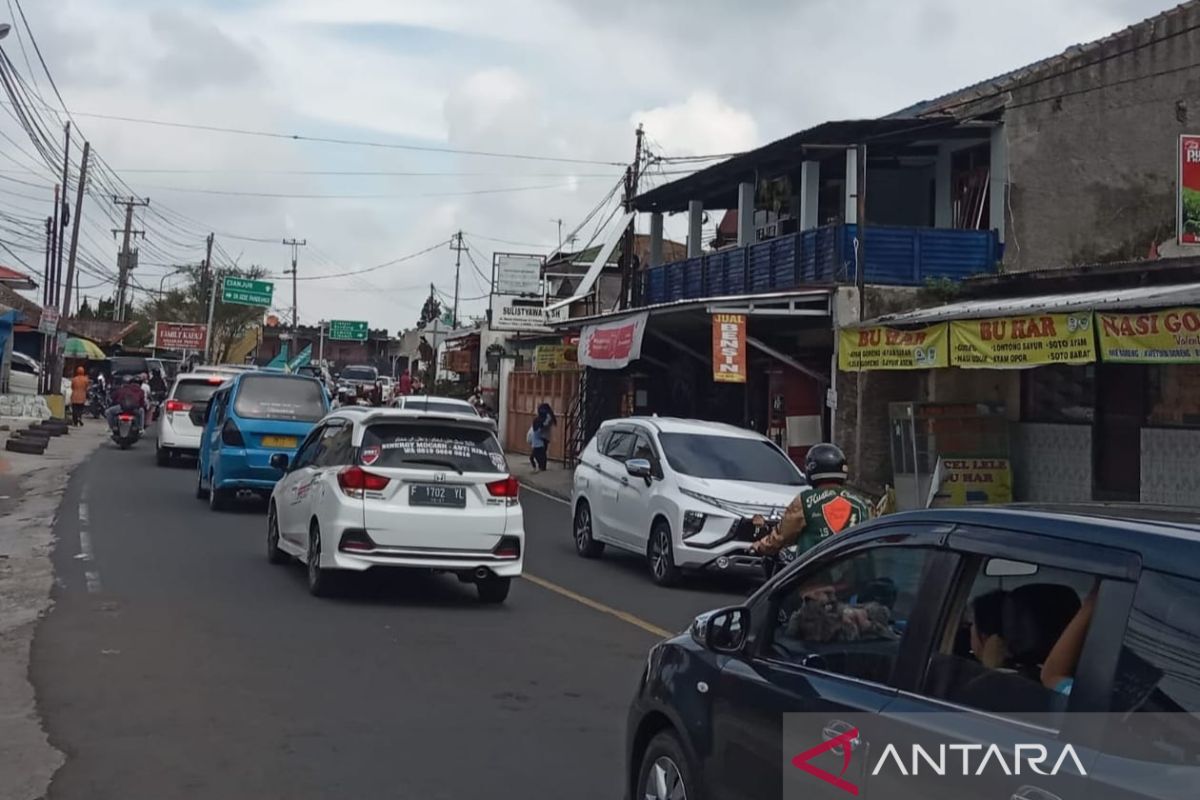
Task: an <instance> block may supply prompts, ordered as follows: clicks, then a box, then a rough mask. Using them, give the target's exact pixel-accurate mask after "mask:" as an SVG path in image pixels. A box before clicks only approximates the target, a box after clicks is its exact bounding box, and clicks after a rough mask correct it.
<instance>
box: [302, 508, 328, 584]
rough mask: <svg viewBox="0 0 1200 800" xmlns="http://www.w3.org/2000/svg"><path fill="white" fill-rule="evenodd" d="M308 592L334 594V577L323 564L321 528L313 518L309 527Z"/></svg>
mask: <svg viewBox="0 0 1200 800" xmlns="http://www.w3.org/2000/svg"><path fill="white" fill-rule="evenodd" d="M306 564H307V567H308V592H309V594H311V595H312V596H313V597H329V595H331V594H333V583H334V577H333V574H332V573H331V572H330V570H327V569H325V568H323V567H322V566H321V528H320V526H318V525H317V522H316V520H313V523H312V525H310V526H309V527H308V558H307V559H306Z"/></svg>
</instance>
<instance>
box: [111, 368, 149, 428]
mask: <svg viewBox="0 0 1200 800" xmlns="http://www.w3.org/2000/svg"><path fill="white" fill-rule="evenodd" d="M112 402H113V405H112V406H110V407H109V409H108V410H107V411H105V412H104V418H105V419H106V420H108V427H109V428H111V429H112V430H114V431H115V430H116V429H117V417H118V416H119V415H120V414H121V412H122V411H124V412H126V413H129V412H132V413H133V415H134V418H135V419H136V421H137V429H138V430H139V431H140V430H142V429H143V428H144V427H145V426H146V393H145V392H144V391H143V390H142V385H141V383H139V382H138V380H137V379H136V378H135V377H134V376H132V375H130V376H128V377H126V378H125V380H124V383H122V384H121V385H120V386H118V387H117V388H116V389H114V390H113V396H112Z"/></svg>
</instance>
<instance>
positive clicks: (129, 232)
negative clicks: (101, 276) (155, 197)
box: [112, 195, 150, 322]
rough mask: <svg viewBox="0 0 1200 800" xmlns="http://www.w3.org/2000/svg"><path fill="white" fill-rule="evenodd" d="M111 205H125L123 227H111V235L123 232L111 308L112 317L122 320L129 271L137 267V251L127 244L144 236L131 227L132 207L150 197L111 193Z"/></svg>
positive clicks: (143, 232) (144, 234)
mask: <svg viewBox="0 0 1200 800" xmlns="http://www.w3.org/2000/svg"><path fill="white" fill-rule="evenodd" d="M112 201H113V205H118V206H125V227H124V229H120V228H113V235H114V236H115V235H117V234H119V233H123V234H124V239H123V240H122V242H121V252H120V253H118V254H117V273H118V276H117V304H116V306H115V307H114V308H113V319H115V320H117V321H119V322H123V321H124V320H125V295H126V293H127V292H128V291H129V272H130V271H131V270H133V269H136V268H137V262H138V251H137V250H135V249H130V247H129V244H130V241H131V240H132V239H136V238H137V237H138V236H141V237H142V238H143V239H144V238H146V232H145V231H138V230H134V229H133V209H134V208H136V207H138V206H143V207H144V206H148V205H150V198H146V199H145V200H140V199H138V198H136V197H126V198H123V199H122V198H120V197H117V196H116V195H113V199H112Z"/></svg>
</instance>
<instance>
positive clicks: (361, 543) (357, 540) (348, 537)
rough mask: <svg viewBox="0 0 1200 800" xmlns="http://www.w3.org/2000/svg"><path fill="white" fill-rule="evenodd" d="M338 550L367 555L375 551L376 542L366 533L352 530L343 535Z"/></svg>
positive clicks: (356, 529) (355, 529)
mask: <svg viewBox="0 0 1200 800" xmlns="http://www.w3.org/2000/svg"><path fill="white" fill-rule="evenodd" d="M338 549H339V550H345V551H347V552H350V553H365V552H369V551H371V550H374V549H375V542H374V540H373V539H371V537H370V536H369V535H368V534H367V532H366V531H364V530H360V529H358V528H351V529H349V530H347V531H346V532H345V533H343V534H342V540H341V542H339V543H338Z"/></svg>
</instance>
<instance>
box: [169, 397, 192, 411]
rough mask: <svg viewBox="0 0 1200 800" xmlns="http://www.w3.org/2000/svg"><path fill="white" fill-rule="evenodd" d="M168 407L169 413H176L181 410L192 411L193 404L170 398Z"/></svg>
mask: <svg viewBox="0 0 1200 800" xmlns="http://www.w3.org/2000/svg"><path fill="white" fill-rule="evenodd" d="M166 409H167V413H168V414H174V413H176V412H179V411H191V410H192V404H191V403H185V402H183V401H182V400H168V401H167V405H166Z"/></svg>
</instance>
